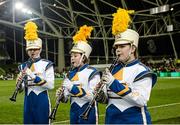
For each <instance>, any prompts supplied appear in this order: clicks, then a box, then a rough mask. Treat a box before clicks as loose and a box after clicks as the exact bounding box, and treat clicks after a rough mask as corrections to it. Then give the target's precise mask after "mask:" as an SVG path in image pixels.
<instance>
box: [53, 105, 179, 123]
mask: <svg viewBox="0 0 180 125" xmlns="http://www.w3.org/2000/svg"><path fill="white" fill-rule="evenodd" d="M179 104H180V102H178V103H170V104H165V105H158V106H151V107H148V109H155V108H162V107H168V106H173V105H179ZM102 116H104V115H103V114H102V115H99V117H102ZM66 122H69V120H64V121H59V122H53V123H54V124H58V123H66Z"/></svg>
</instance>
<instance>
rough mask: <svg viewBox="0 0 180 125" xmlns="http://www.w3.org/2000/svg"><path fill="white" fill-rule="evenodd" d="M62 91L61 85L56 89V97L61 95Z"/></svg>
mask: <svg viewBox="0 0 180 125" xmlns="http://www.w3.org/2000/svg"><path fill="white" fill-rule="evenodd" d="M62 91H63V88H62V87H60V88H58V89H57V90H56V97H59V96H60V95H61V93H62Z"/></svg>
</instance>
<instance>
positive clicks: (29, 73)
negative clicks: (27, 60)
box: [25, 68, 36, 79]
mask: <svg viewBox="0 0 180 125" xmlns="http://www.w3.org/2000/svg"><path fill="white" fill-rule="evenodd" d="M25 72H26V74H27V75H28V76H30V77H31V79H35V78H36V75H35V74H34V73H33V72H32V71H31V70H30V69H29V68H27V69H26V70H25Z"/></svg>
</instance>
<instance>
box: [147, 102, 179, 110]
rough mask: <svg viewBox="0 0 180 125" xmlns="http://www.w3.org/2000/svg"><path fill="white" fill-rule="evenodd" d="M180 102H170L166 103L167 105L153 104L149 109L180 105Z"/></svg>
mask: <svg viewBox="0 0 180 125" xmlns="http://www.w3.org/2000/svg"><path fill="white" fill-rule="evenodd" d="M179 104H180V102H177V103H170V104H165V105H158V106H151V107H149V108H148V109H155V108H161V107H168V106H173V105H179Z"/></svg>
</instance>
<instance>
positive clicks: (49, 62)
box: [41, 59, 54, 70]
mask: <svg viewBox="0 0 180 125" xmlns="http://www.w3.org/2000/svg"><path fill="white" fill-rule="evenodd" d="M41 61H44V62H48V64H47V66H46V68H45V70H47V69H49V68H50V67H51V66H53V65H54V63H53V62H51V61H49V60H47V59H41Z"/></svg>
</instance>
